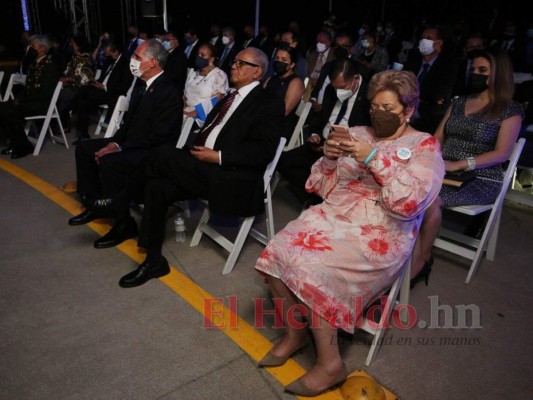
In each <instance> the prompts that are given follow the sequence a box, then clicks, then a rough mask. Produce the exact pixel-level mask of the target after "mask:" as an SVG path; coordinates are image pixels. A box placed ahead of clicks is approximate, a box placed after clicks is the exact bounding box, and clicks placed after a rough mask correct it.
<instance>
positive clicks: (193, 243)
mask: <svg viewBox="0 0 533 400" xmlns="http://www.w3.org/2000/svg"><path fill="white" fill-rule="evenodd" d="M208 221H209V209H208V208H207V206H206V208H205V209H204V212H203V213H202V216H201V217H200V221H198V225H197V226H196V230H195V231H194V234H193V235H192V238H191V244H190V246H191V247H194V246H198V243H200V239H202V236H203V234H204V233H203V232H202V225H206V224H207V222H208Z"/></svg>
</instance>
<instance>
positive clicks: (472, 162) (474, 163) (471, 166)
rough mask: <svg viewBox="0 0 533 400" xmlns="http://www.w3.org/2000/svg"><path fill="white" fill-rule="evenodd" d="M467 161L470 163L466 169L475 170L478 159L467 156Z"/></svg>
mask: <svg viewBox="0 0 533 400" xmlns="http://www.w3.org/2000/svg"><path fill="white" fill-rule="evenodd" d="M466 162H467V163H468V167H466V169H465V171H473V170H475V169H476V159H475V158H474V157H466Z"/></svg>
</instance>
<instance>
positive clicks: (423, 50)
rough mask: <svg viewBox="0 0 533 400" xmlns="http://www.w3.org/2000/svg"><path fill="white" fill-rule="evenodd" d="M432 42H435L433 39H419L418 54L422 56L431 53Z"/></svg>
mask: <svg viewBox="0 0 533 400" xmlns="http://www.w3.org/2000/svg"><path fill="white" fill-rule="evenodd" d="M433 43H435V42H434V41H433V40H429V39H420V42H418V50H419V51H420V54H422V55H423V56H429V55H430V54H431V53H433V50H434V49H433Z"/></svg>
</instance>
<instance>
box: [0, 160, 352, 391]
mask: <svg viewBox="0 0 533 400" xmlns="http://www.w3.org/2000/svg"><path fill="white" fill-rule="evenodd" d="M0 168H2V169H4V170H5V171H7V172H9V173H10V174H11V175H13V176H15V177H17V178H18V179H20V180H21V181H23V182H25V183H27V184H28V185H30V186H31V187H33V188H34V189H35V190H37V191H38V192H40V193H42V194H43V195H44V196H46V197H48V198H49V199H50V200H52V201H53V202H54V203H56V204H57V205H59V206H60V207H63V208H64V209H65V210H67V211H68V212H69V213H70V214H72V215H77V214H79V213H80V212H81V211H82V210H83V207H82V205H81V204H80V203H79V202H78V201H76V200H75V199H74V198H73V197H72V196H71V195H69V194H66V193H65V192H63V191H62V190H60V189H58V188H56V187H54V186H52V185H50V184H49V183H48V182H46V181H44V180H42V179H40V178H38V177H36V176H35V175H32V174H31V173H29V172H27V171H25V170H23V169H22V168H19V167H17V166H15V165H14V164H12V163H10V162H8V161H5V160H2V159H0ZM88 226H89V227H90V228H91V229H93V230H94V231H96V232H97V233H98V234H100V235H103V234H105V233H107V232H108V231H109V229H110V228H111V226H110V225H109V224H107V223H105V222H102V221H95V222H91V223H90V224H88ZM117 248H118V249H119V250H120V251H122V252H123V253H124V254H126V255H127V256H129V257H130V258H131V259H133V260H134V261H135V262H137V263H140V262H142V261H143V260H144V254H143V252H142V251H140V250H139V248H138V247H137V245H136V244H135V241H134V240H127V241H125V242H124V243H122V244H121V245H120V246H117ZM160 280H161V281H162V282H163V283H164V284H165V285H167V286H168V287H169V288H171V289H172V290H173V291H174V292H175V293H176V294H178V295H179V296H180V297H181V298H182V299H183V300H185V301H186V302H187V303H189V304H190V305H191V306H192V307H193V308H195V309H196V310H197V311H198V312H199V313H200V314H202V315H203V316H204V317H205V316H206V315H205V313H204V311H205V310H204V304H205V301H206V300H208V299H214V298H215V297H214V296H212V295H211V294H210V293H209V292H207V291H205V290H204V289H203V288H202V287H200V286H198V285H197V284H196V283H195V282H193V281H192V280H190V279H189V278H188V277H186V276H185V275H183V274H182V273H181V272H179V271H178V270H176V269H175V268H173V267H172V268H171V272H170V274H168V275H166V276H164V277H162V278H160ZM213 305H214V306H213V311H214V312H213V316H214V317H216V318H212V319H211V320H212V323H213V324H214V325H216V326H220V325H221V323H222V322H224V326H225V327H224V328H220V330H221V331H222V332H224V333H225V334H226V335H227V336H228V337H230V338H231V339H232V340H233V341H234V342H235V343H236V344H237V345H238V346H239V347H240V348H241V349H242V350H244V351H245V352H246V353H247V354H248V355H249V356H250V357H252V358H253V359H254V360H256V361H259V360H260V359H261V358H262V357H263V356H264V355H265V354H266V353H267V352H268V350H269V349H270V348H271V347H272V343H271V342H270V341H269V340H268V339H267V338H265V337H264V336H263V335H261V334H260V333H259V332H257V331H256V330H255V329H254V328H253V327H252V326H251V325H250V324H248V323H247V322H246V321H245V320H243V319H241V318H240V317H239V316H238V315H235V314H234V313H233V312H232V311H231V310H230V309H229V308H227V307H226V306H223V305H220V304H219V303H216V302H215V303H213ZM217 307H218V308H217ZM232 321H236V322H237V326H238V328H237V329H235V328H231V323H230V322H232ZM267 371H268V372H269V373H270V374H272V375H273V376H274V377H275V378H276V379H277V380H278V381H279V382H280V383H281V384H282V385H283V386H286V385H288V384H289V383H291V382H292V381H294V380H295V379H297V378H298V377H300V376H301V375H303V374H304V373H305V372H306V370H305V369H304V368H302V367H301V366H300V365H299V364H298V363H297V362H296V361H294V360H292V359H289V361H287V363H285V365H283V366H280V367H274V368H267ZM315 399H323V400H329V399H342V396H341V394H340V391H339V390H338V389H337V390H334V391H330V392H327V393H324V394H323V395H321V396H318V397H315Z"/></svg>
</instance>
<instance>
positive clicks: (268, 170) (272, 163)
mask: <svg viewBox="0 0 533 400" xmlns="http://www.w3.org/2000/svg"><path fill="white" fill-rule="evenodd" d="M286 142H287V139H285V138H284V137H282V138H281V139H280V140H279V144H278V148H277V150H276V154H275V155H274V158H273V159H272V161H270V162H269V163H268V165H267V167H266V170H265V174H264V175H263V181H264V184H265V187H264V189H265V192H266V191H267V189H268V188H269V187H270V186H269V185H270V180H271V179H272V175H274V171H275V170H276V165H277V164H278V161H279V158H280V157H281V153H282V151H283V147H285V143H286Z"/></svg>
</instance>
